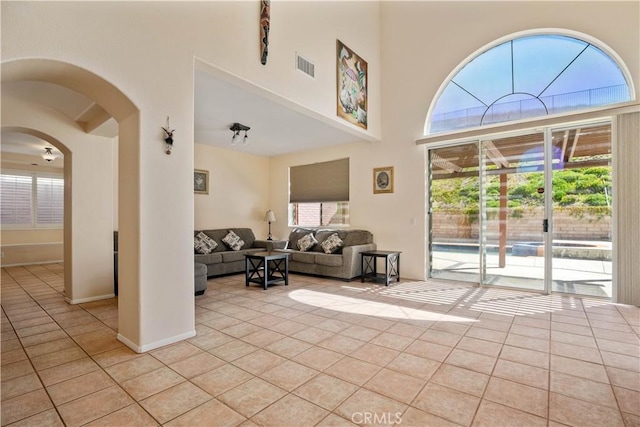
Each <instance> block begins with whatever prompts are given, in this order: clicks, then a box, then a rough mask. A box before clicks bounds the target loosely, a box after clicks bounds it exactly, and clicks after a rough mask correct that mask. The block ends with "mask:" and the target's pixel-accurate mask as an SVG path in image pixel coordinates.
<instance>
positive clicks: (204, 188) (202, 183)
mask: <svg viewBox="0 0 640 427" xmlns="http://www.w3.org/2000/svg"><path fill="white" fill-rule="evenodd" d="M193 192H194V193H196V194H209V171H206V170H202V169H194V171H193Z"/></svg>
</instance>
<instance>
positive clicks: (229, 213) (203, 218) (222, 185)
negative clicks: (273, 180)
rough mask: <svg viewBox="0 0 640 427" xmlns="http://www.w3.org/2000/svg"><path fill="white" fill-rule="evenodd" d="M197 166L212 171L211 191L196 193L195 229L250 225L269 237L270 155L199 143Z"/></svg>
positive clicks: (196, 154) (197, 146)
mask: <svg viewBox="0 0 640 427" xmlns="http://www.w3.org/2000/svg"><path fill="white" fill-rule="evenodd" d="M194 167H195V168H196V169H202V170H207V171H209V194H195V196H194V197H195V229H196V230H210V229H213V228H225V227H249V228H251V229H253V232H254V233H255V235H256V238H258V239H261V238H262V239H264V238H266V234H267V231H266V229H267V225H266V224H265V222H264V221H263V219H264V214H265V212H266V211H267V209H269V206H268V202H269V179H268V178H269V159H268V158H266V157H260V156H254V155H250V154H244V153H240V152H238V151H234V150H226V149H223V148H217V147H212V146H209V145H204V144H198V143H196V145H195V163H194Z"/></svg>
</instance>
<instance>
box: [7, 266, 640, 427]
mask: <svg viewBox="0 0 640 427" xmlns="http://www.w3.org/2000/svg"><path fill="white" fill-rule="evenodd" d="M62 275H63V266H62V265H59V264H53V265H41V266H31V267H14V268H3V269H2V402H1V404H2V413H1V415H2V418H1V420H2V426H5V425H12V426H18V425H21V426H26V425H31V426H48V425H60V426H62V425H66V426H84V425H90V426H152V425H159V424H160V425H167V426H253V425H271V426H314V425H318V426H347V425H354V424H359V425H392V424H400V425H402V426H456V425H461V426H538V425H539V426H550V427H551V426H553V427H556V426H561V425H571V426H608V427H612V426H624V425H626V426H640V359H639V356H640V339H639V335H638V334H639V332H640V309H639V308H638V307H630V306H620V305H613V304H609V303H607V302H605V301H601V300H594V299H580V298H576V297H570V296H561V295H552V296H544V295H539V294H532V293H523V292H517V291H510V290H497V289H478V288H473V287H469V286H466V285H462V284H451V283H443V282H440V283H439V282H433V283H424V282H401V283H397V284H394V285H392V286H390V287H388V288H385V287H384V286H380V285H374V284H368V283H367V284H361V283H360V282H359V281H354V282H341V281H333V280H326V279H320V278H313V277H308V276H300V275H291V280H290V285H289V286H288V287H284V286H275V287H272V288H270V289H269V290H267V291H263V290H262V289H261V288H260V287H258V286H252V287H249V288H246V287H245V286H244V280H243V276H242V275H236V276H228V277H224V278H218V279H214V280H210V281H209V284H208V290H207V292H206V294H205V295H203V296H200V297H196V300H195V301H196V302H195V303H196V330H197V336H196V337H194V338H192V339H189V340H187V341H183V342H180V343H177V344H174V345H170V346H167V347H163V348H160V349H157V350H154V351H150V352H148V353H145V354H136V353H134V352H132V351H131V350H129V349H128V348H127V347H125V346H124V345H122V344H121V343H120V342H119V341H117V340H116V330H117V326H118V321H117V316H118V309H117V300H116V299H111V300H105V301H98V302H93V303H88V304H81V305H75V306H72V305H68V304H66V303H65V302H64V299H63V297H62V294H61V291H62V282H63V279H62Z"/></svg>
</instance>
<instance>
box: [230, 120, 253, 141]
mask: <svg viewBox="0 0 640 427" xmlns="http://www.w3.org/2000/svg"><path fill="white" fill-rule="evenodd" d="M229 129H230V130H231V131H232V132H233V136H232V137H231V145H236V144H237V143H238V142H239V141H238V140H239V138H240V132H242V131H244V137H243V138H242V144H243V145H244V144H246V143H247V140H248V139H249V135H247V131H248V130H249V129H251V128H250V127H249V126H245V125H243V124H241V123H234V124H233V125H231V127H230V128H229Z"/></svg>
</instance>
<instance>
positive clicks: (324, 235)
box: [313, 229, 349, 253]
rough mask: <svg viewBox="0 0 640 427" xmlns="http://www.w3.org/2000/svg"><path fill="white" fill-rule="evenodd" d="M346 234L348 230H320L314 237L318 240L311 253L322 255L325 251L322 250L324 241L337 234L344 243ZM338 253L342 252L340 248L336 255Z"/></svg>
mask: <svg viewBox="0 0 640 427" xmlns="http://www.w3.org/2000/svg"><path fill="white" fill-rule="evenodd" d="M348 233H349V231H348V230H336V229H333V230H332V229H322V230H318V231H316V234H315V236H316V239H317V240H318V245H317V246H315V247H314V248H313V251H315V252H320V253H324V252H325V251H324V249H323V248H322V244H323V243H324V241H325V240H327V239H328V238H329V237H331V236H332V235H334V234H337V235H338V237H339V238H340V239H341V240H342V241H343V242H344V239H346V237H347V234H348ZM343 246H344V245H343ZM340 252H342V247H340V248H339V250H338V251H337V252H336V253H340Z"/></svg>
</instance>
